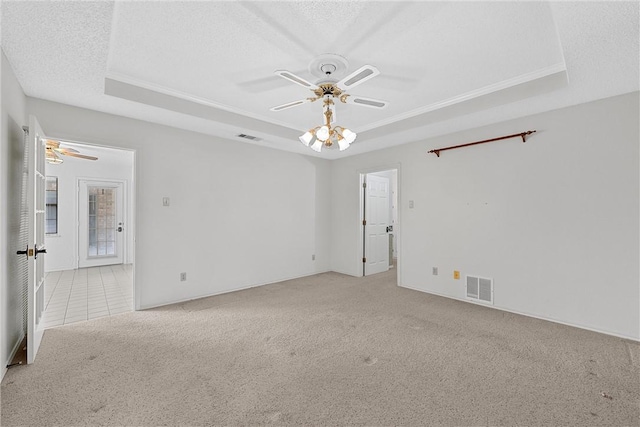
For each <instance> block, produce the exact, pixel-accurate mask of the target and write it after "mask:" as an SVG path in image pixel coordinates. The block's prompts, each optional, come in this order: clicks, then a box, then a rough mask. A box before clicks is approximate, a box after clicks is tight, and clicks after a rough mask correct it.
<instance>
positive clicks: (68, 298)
mask: <svg viewBox="0 0 640 427" xmlns="http://www.w3.org/2000/svg"><path fill="white" fill-rule="evenodd" d="M132 275H133V268H132V265H131V264H126V265H124V264H120V265H109V266H105V267H92V268H80V269H78V270H65V271H52V272H50V273H46V276H45V282H44V283H45V291H44V293H45V303H46V307H45V311H44V314H43V318H42V325H43V326H44V327H45V328H52V327H54V326H60V325H66V324H69V323H74V322H81V321H84V320H91V319H96V318H98V317H104V316H112V315H114V314H120V313H124V312H127V311H132V310H133V280H132Z"/></svg>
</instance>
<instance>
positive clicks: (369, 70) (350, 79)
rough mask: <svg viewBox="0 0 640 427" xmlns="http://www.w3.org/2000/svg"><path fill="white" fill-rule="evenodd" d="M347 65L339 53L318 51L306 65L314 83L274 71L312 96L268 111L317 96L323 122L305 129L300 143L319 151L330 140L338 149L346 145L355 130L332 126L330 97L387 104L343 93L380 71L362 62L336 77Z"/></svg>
mask: <svg viewBox="0 0 640 427" xmlns="http://www.w3.org/2000/svg"><path fill="white" fill-rule="evenodd" d="M347 66H348V64H347V60H346V59H345V58H343V57H342V56H339V55H334V54H324V55H320V56H319V57H317V58H316V59H314V60H313V61H312V62H311V64H310V65H309V72H310V73H311V74H312V75H314V76H316V77H318V81H317V83H311V82H309V81H307V80H306V79H304V78H302V77H300V76H298V75H296V74H294V73H292V72H291V71H287V70H277V71H275V74H276V75H277V76H280V77H282V78H283V79H286V80H288V81H290V82H292V83H295V84H297V85H299V86H302V87H304V88H307V89H309V90H311V92H312V93H313V95H314V96H311V97H307V98H304V99H300V100H297V101H293V102H287V103H286V104H282V105H278V106H275V107H272V108H271V109H270V110H271V111H282V110H286V109H289V108H293V107H297V106H299V105H302V104H307V103H309V102H315V101H317V100H319V99H322V100H323V115H324V120H323V125H322V126H317V127H315V128H313V129H311V130H309V131H308V132H306V133H305V134H304V135H302V136H301V137H300V141H301V142H302V143H303V144H304V145H306V146H310V147H311V148H312V149H313V150H315V151H317V152H320V150H321V149H322V146H323V145H324V146H325V147H331V146H332V145H333V144H334V143H337V144H338V145H339V147H340V150H341V151H342V150H345V149H347V148H348V147H349V145H351V143H352V142H353V141H354V140H355V139H356V134H355V133H354V132H352V131H350V130H349V129H346V128H343V127H341V126H336V127H334V128H332V126H331V125H332V123H334V122H335V121H336V113H335V102H334V101H336V102H337V101H340V102H342V103H344V104H351V105H360V106H363V107H369V108H376V109H382V108H385V107H386V106H387V102H386V101H382V100H379V99H373V98H365V97H362V96H357V95H352V94H350V93H347V91H349V90H351V89H352V88H354V87H356V86H358V85H360V84H362V83H364V82H366V81H367V80H370V79H372V78H374V77H375V76H377V75H379V74H380V71H378V69H377V68H376V67H374V66H373V65H363V66H362V67H360V68H358V69H357V70H355V71H354V72H352V73H351V74H349V75H347V76H346V77H343V78H342V79H340V80H338V79H337V76H340V75H342V74H344V72H345V71H346V69H347Z"/></svg>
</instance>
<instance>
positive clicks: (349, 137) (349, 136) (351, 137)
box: [342, 129, 358, 144]
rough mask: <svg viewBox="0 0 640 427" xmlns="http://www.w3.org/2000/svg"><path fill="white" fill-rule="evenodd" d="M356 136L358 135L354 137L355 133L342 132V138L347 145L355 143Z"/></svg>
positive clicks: (347, 130) (346, 130)
mask: <svg viewBox="0 0 640 427" xmlns="http://www.w3.org/2000/svg"><path fill="white" fill-rule="evenodd" d="M357 136H358V135H356V133H355V132H352V131H350V130H349V129H345V130H343V131H342V137H343V138H344V139H345V140H346V141H347V144H351V143H352V142H353V141H355V140H356V137H357Z"/></svg>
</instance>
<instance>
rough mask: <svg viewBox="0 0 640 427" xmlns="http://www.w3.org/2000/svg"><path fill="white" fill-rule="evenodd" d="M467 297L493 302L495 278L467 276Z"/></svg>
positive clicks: (488, 302)
mask: <svg viewBox="0 0 640 427" xmlns="http://www.w3.org/2000/svg"><path fill="white" fill-rule="evenodd" d="M466 279H467V280H466V283H467V299H470V300H474V301H480V302H484V303H487V304H493V279H487V278H486V277H478V276H466Z"/></svg>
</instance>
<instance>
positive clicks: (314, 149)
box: [309, 139, 322, 153]
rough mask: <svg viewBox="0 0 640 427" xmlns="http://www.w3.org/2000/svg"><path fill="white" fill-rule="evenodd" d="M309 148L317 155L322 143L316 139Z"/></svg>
mask: <svg viewBox="0 0 640 427" xmlns="http://www.w3.org/2000/svg"><path fill="white" fill-rule="evenodd" d="M309 148H311V149H312V150H313V151H315V152H316V153H319V152H320V151H321V150H322V141H320V140H319V139H316V142H314V143H313V144H311V146H310V147H309Z"/></svg>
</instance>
